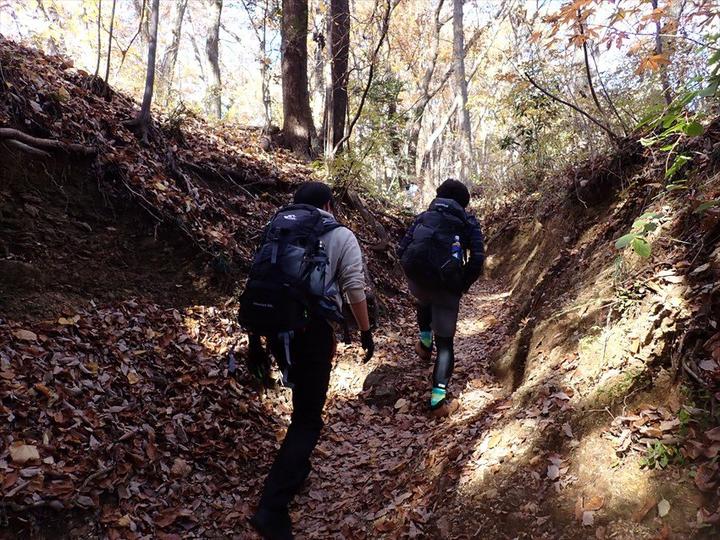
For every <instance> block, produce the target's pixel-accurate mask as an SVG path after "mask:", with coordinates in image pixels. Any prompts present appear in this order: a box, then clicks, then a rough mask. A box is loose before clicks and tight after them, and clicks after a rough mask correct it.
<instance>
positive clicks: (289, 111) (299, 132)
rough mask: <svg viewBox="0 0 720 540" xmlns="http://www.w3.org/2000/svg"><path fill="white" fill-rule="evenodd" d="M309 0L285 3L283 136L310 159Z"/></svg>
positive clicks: (283, 6)
mask: <svg viewBox="0 0 720 540" xmlns="http://www.w3.org/2000/svg"><path fill="white" fill-rule="evenodd" d="M307 32H308V5H307V0H282V29H281V34H282V40H281V46H280V51H281V54H282V60H281V67H282V91H283V136H284V138H285V142H286V144H287V145H288V146H289V147H290V148H291V149H292V150H293V151H294V152H295V153H296V154H298V155H299V156H301V157H304V158H306V159H309V158H310V157H311V155H312V154H313V152H312V142H313V139H314V138H315V126H314V124H313V119H312V112H311V110H310V94H309V92H308V76H307Z"/></svg>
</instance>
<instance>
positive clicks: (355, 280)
mask: <svg viewBox="0 0 720 540" xmlns="http://www.w3.org/2000/svg"><path fill="white" fill-rule="evenodd" d="M294 203H295V204H294V205H293V206H291V207H288V208H287V209H283V210H281V211H280V212H278V214H276V217H275V218H274V220H275V219H283V218H284V219H285V220H287V221H285V222H283V223H281V224H280V226H279V227H278V228H277V229H283V230H282V231H281V232H278V233H276V237H275V238H278V239H279V240H276V245H275V246H274V247H273V246H270V247H268V248H265V247H264V246H262V247H261V250H260V251H259V254H260V260H262V256H263V253H265V254H266V255H267V254H268V253H269V254H270V255H267V258H270V257H271V256H272V257H277V259H273V260H281V255H277V252H278V251H281V250H283V249H288V248H287V245H288V244H287V240H283V238H285V239H286V238H288V237H289V236H290V234H292V228H293V226H294V224H293V223H291V222H293V221H295V222H297V223H301V222H302V219H301V217H302V216H305V217H307V216H308V215H310V216H313V215H314V216H315V217H316V218H317V211H316V210H315V209H319V211H320V217H321V221H322V223H320V224H318V222H317V220H316V221H315V222H314V223H315V225H314V226H315V229H313V231H315V232H318V236H317V237H316V238H317V240H318V241H314V243H315V244H317V245H318V247H319V249H320V250H322V251H323V254H322V266H323V268H324V274H323V275H324V276H326V277H325V283H323V284H322V285H321V288H323V295H322V298H324V299H330V300H329V301H328V302H326V303H325V305H323V306H320V307H319V308H318V309H317V311H312V310H311V308H308V310H307V312H310V315H309V318H310V320H309V322H307V323H306V324H305V325H304V326H303V328H302V329H301V330H298V331H294V332H292V333H291V334H292V338H291V339H290V338H288V337H287V336H286V337H285V340H284V341H283V339H281V338H279V337H278V334H277V333H276V334H275V335H272V334H271V333H270V332H267V333H263V334H262V335H266V336H267V338H268V344H269V346H270V349H271V351H272V353H273V356H274V357H275V358H276V359H277V360H278V362H279V363H280V359H283V358H284V359H285V360H286V362H285V363H286V368H287V379H288V382H289V383H290V384H291V385H292V389H293V390H292V393H293V394H292V402H293V412H292V417H291V421H290V426H289V427H288V430H287V434H286V435H285V440H284V441H283V443H282V445H281V447H280V451H279V452H278V454H277V457H276V458H275V462H274V463H273V465H272V467H271V469H270V473H269V474H268V476H267V479H266V480H265V486H264V489H263V493H262V497H261V499H260V504H259V507H258V509H257V511H256V513H255V514H254V515H253V516H252V518H251V519H250V523H251V524H252V525H253V527H254V528H255V530H256V531H257V532H258V533H259V534H260V535H261V536H262V537H263V538H270V539H287V538H292V537H293V536H292V525H291V522H290V517H289V514H288V505H289V504H290V502H291V500H292V499H293V497H294V496H295V494H296V493H297V492H298V491H299V490H300V488H301V487H302V484H303V483H304V481H305V479H306V478H307V476H308V474H310V455H311V454H312V451H313V449H314V448H315V445H316V444H317V441H318V438H319V437H320V431H321V429H322V427H323V421H322V410H323V407H324V405H325V399H326V397H327V391H328V386H329V383H330V370H331V366H332V359H333V356H334V355H335V347H336V341H335V332H334V330H333V328H332V326H331V325H330V324H329V321H330V320H335V321H339V320H341V319H342V315H341V308H342V296H344V298H345V300H346V302H347V303H348V304H349V306H350V309H351V311H352V314H353V317H354V318H355V321H356V322H357V324H358V327H359V328H360V342H361V344H362V347H363V349H364V350H365V357H364V359H365V361H366V362H367V361H368V360H370V358H371V357H372V355H373V352H374V349H375V346H374V343H373V338H372V333H371V331H370V319H369V316H368V309H367V300H366V298H365V274H364V267H363V260H362V253H361V251H360V245H359V244H358V241H357V239H356V238H355V235H354V234H353V233H352V231H350V230H349V229H347V228H346V227H342V226H340V225H339V224H338V223H337V222H336V221H335V217H334V216H333V214H332V207H333V201H332V192H331V190H330V188H329V187H328V186H327V185H325V184H323V183H320V182H305V183H304V184H302V185H301V186H300V188H298V190H297V191H296V193H295V197H294ZM303 223H304V222H303ZM272 227H273V222H271V223H270V224H269V225H268V229H267V230H266V233H265V235H264V238H263V242H264V243H267V242H268V241H270V240H272V239H268V238H267V236H268V234H272V233H273V232H272V231H273V228H272ZM298 227H302V225H298ZM269 231H270V232H269ZM283 234H285V236H283ZM300 236H302V235H300ZM281 237H282V238H281ZM313 238H315V237H313ZM283 241H284V242H285V245H283V246H282V247H278V246H279V244H281V243H282V242H283ZM302 243H303V244H304V245H307V243H308V242H302ZM263 249H265V250H266V251H264V252H263V251H262V250H263ZM273 249H274V250H275V252H273ZM293 249H298V248H293ZM273 253H275V255H273ZM325 255H326V258H324V257H325ZM256 257H257V256H256ZM255 264H257V262H255V263H254V264H253V267H254V266H255ZM252 279H253V272H252V270H251V275H250V280H249V281H248V286H247V288H246V291H247V289H248V288H250V284H251V281H252ZM290 292H292V291H290ZM281 294H285V295H287V294H290V293H288V292H284V293H281ZM243 301H245V302H249V299H248V298H246V299H245V300H243V298H241V306H242V304H243ZM278 302H282V298H280V299H279V300H278ZM256 304H257V305H258V306H259V307H258V310H261V309H263V308H266V307H267V306H272V299H270V300H268V299H265V298H263V297H262V295H259V301H258V302H256ZM328 304H334V305H328ZM251 307H252V306H251ZM269 309H270V311H269V313H268V314H267V315H268V317H267V318H268V319H269V322H268V325H269V326H271V325H272V322H273V319H278V320H280V319H282V318H283V317H286V316H287V313H281V312H278V311H280V310H276V311H272V307H270V308H269ZM241 312H242V307H241ZM307 312H306V314H305V316H308V315H307ZM323 313H326V314H327V316H325V315H323ZM249 318H250V319H253V318H255V319H257V317H249ZM253 323H257V321H253V320H249V321H248V324H247V325H246V326H248V327H252V325H253ZM281 334H283V333H281ZM284 334H290V333H289V332H286V333H284ZM263 354H264V351H263V349H262V345H261V342H260V334H259V333H255V334H251V335H250V347H249V357H250V358H249V359H248V360H249V363H251V364H252V363H263V362H264V361H265V359H264V358H263ZM290 359H292V361H290Z"/></svg>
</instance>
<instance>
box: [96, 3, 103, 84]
mask: <svg viewBox="0 0 720 540" xmlns="http://www.w3.org/2000/svg"><path fill="white" fill-rule="evenodd" d="M101 21H102V0H98V19H97V45H98V53H97V64H95V78H96V79H97V77H98V75H99V74H100V57H101V56H102V40H101V38H100V28H101V26H102V24H101Z"/></svg>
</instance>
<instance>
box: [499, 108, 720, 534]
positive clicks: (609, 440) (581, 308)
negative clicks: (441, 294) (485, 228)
mask: <svg viewBox="0 0 720 540" xmlns="http://www.w3.org/2000/svg"><path fill="white" fill-rule="evenodd" d="M687 145H688V149H689V150H690V151H692V153H693V155H694V156H695V157H694V160H693V163H692V165H691V166H690V167H688V168H687V169H686V170H685V171H683V174H686V175H687V178H688V180H689V182H688V186H689V188H688V189H687V190H683V191H680V192H672V193H671V192H669V191H666V190H665V187H664V185H663V184H664V181H663V177H664V159H665V158H664V156H655V155H654V154H653V152H652V151H650V150H647V149H645V150H644V149H642V148H641V147H639V146H634V145H629V146H627V147H626V149H625V150H624V151H622V152H619V153H618V154H617V155H616V156H614V157H613V158H611V159H607V160H602V161H596V162H594V163H590V164H588V165H587V167H586V168H585V169H584V170H583V169H581V170H579V171H575V174H574V175H573V176H574V178H575V180H574V182H573V185H571V186H569V188H568V196H567V198H566V199H565V200H563V201H562V202H561V203H559V204H557V203H555V204H554V205H553V206H551V207H547V208H543V207H542V204H538V205H536V206H535V207H534V208H532V209H530V210H529V211H527V212H526V213H524V214H522V213H519V212H515V213H514V214H513V215H512V217H510V218H508V217H507V215H505V216H502V217H499V218H497V219H491V220H490V221H491V227H490V230H491V232H490V235H489V236H490V253H491V257H490V260H489V272H490V274H491V275H492V276H494V277H497V278H500V279H503V280H507V281H508V282H509V285H510V287H511V292H510V295H509V298H508V299H507V301H509V302H512V303H514V304H515V306H516V307H517V309H516V310H515V312H514V315H513V320H512V325H511V328H512V331H513V333H514V338H513V339H512V340H511V342H510V343H509V345H508V346H507V347H506V348H504V349H503V350H502V352H501V353H499V354H498V356H497V357H496V358H495V363H494V364H495V370H496V373H497V374H498V376H499V377H500V378H501V379H502V380H504V381H505V385H506V387H507V388H508V389H511V390H512V391H513V403H514V404H515V405H516V406H517V407H519V409H520V410H521V411H530V412H533V411H536V412H537V413H538V414H540V416H543V415H545V414H547V406H548V403H552V402H553V401H554V400H556V399H557V398H558V396H560V398H561V399H562V400H564V401H563V403H564V405H563V408H562V411H563V412H562V414H563V417H564V418H565V419H566V420H567V423H566V424H565V425H566V426H567V427H565V425H563V427H562V428H561V427H560V426H561V425H562V423H558V424H556V426H555V428H554V430H553V428H551V429H550V430H549V431H548V432H546V433H544V434H543V435H542V436H540V437H538V438H537V439H536V442H535V443H533V444H535V445H537V446H538V447H539V448H544V449H545V450H551V451H553V452H556V453H557V454H558V456H557V459H558V461H557V463H550V464H549V465H550V466H552V467H553V468H552V471H550V470H549V472H552V474H553V475H555V473H556V472H557V471H556V470H555V467H556V466H558V467H559V471H560V472H561V474H560V478H559V480H558V482H559V484H560V485H561V486H562V487H559V488H558V491H559V493H560V497H559V501H560V504H559V505H557V507H555V508H552V509H551V508H548V509H547V510H548V511H551V512H552V513H553V514H558V513H559V514H564V515H565V516H567V517H568V519H570V520H573V519H577V520H578V522H580V521H582V520H583V503H582V501H583V500H585V501H587V500H588V498H589V497H593V496H594V495H596V494H597V493H604V494H605V495H604V497H606V498H607V499H606V500H604V503H603V505H602V508H603V509H602V511H598V512H594V514H597V515H596V521H597V518H600V519H601V520H602V521H601V523H605V524H607V523H612V522H613V521H614V520H626V521H628V522H630V523H637V524H641V523H642V525H638V527H639V528H638V531H640V529H641V528H643V527H645V529H644V530H646V533H647V534H651V533H650V532H649V531H650V530H651V529H652V527H655V528H656V529H658V530H659V529H660V528H661V527H665V528H666V530H665V532H664V533H663V534H665V535H666V536H662V537H663V538H668V537H670V536H667V534H669V533H668V531H680V532H679V533H678V534H680V536H678V538H689V537H691V536H692V535H693V534H699V535H701V537H704V536H702V535H706V534H709V535H710V536H712V534H713V533H711V532H709V531H712V530H714V527H715V526H716V525H717V523H718V521H720V507H719V506H718V502H719V500H720V497H719V495H720V492H718V491H717V485H718V483H719V482H720V476H719V475H718V469H717V465H716V464H715V457H716V456H717V455H718V451H719V450H720V445H718V443H717V441H718V440H719V439H720V433H718V431H720V430H713V429H712V428H714V427H715V426H717V417H715V416H713V414H714V413H715V404H716V401H717V399H718V398H720V394H718V393H717V392H718V390H720V384H719V383H720V334H718V324H719V323H720V320H718V313H720V280H719V278H720V248H719V246H720V243H719V239H720V212H718V210H717V209H715V210H710V211H707V212H701V213H698V212H694V210H695V209H696V208H697V207H698V206H699V205H700V204H701V202H703V201H707V200H712V199H716V198H717V197H718V193H719V192H720V176H718V175H719V171H720V122H717V121H716V122H714V123H712V124H711V125H710V126H709V127H708V128H707V130H706V132H705V135H704V136H703V137H698V138H694V139H691V140H689V141H688V142H687ZM648 212H652V213H654V214H655V216H654V217H652V218H651V219H654V220H656V223H657V225H658V227H657V229H655V230H654V231H652V232H650V233H648V235H647V240H648V241H649V242H650V243H651V245H652V255H651V256H650V257H649V258H642V257H640V256H638V255H637V254H635V253H634V252H633V251H632V249H630V248H627V249H625V250H623V251H620V250H617V249H616V248H615V247H614V243H615V241H616V240H617V239H618V238H619V237H621V236H623V235H624V234H626V233H628V232H629V231H630V229H631V227H632V226H633V223H634V222H635V221H636V220H638V219H643V217H642V216H643V215H644V214H646V213H648ZM521 414H522V415H524V414H525V413H524V412H523V413H521ZM528 414H530V413H528ZM578 441H579V442H578ZM641 467H642V469H641ZM563 475H564V476H565V478H566V479H567V482H566V481H565V480H564V479H563V478H562V476H563ZM608 493H609V494H611V495H610V497H609V498H608V495H607V494H608ZM583 498H584V499H583ZM663 500H666V501H668V502H669V503H670V507H671V508H672V510H671V512H670V513H669V514H668V516H665V515H664V514H663V515H662V517H658V516H659V515H658V512H661V513H662V512H664V510H662V511H661V510H658V509H656V508H655V506H656V505H657V504H658V503H659V502H662V501H663ZM578 501H580V502H578ZM644 506H646V508H645V509H644V512H643V511H642V510H643V507H644ZM573 509H574V510H573ZM573 514H575V517H574V518H573ZM586 519H587V518H586ZM644 519H645V521H644V522H643V520H644ZM653 519H654V521H653ZM603 531H604V529H603ZM689 531H695V532H689ZM603 534H604V533H603ZM637 534H638V536H637V537H644V536H642V534H641V532H637ZM643 534H645V533H643Z"/></svg>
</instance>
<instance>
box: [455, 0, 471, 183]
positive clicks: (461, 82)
mask: <svg viewBox="0 0 720 540" xmlns="http://www.w3.org/2000/svg"><path fill="white" fill-rule="evenodd" d="M464 42H465V36H464V28H463V0H453V72H454V80H455V95H456V96H459V97H460V108H459V110H458V115H457V124H458V131H459V138H460V141H459V142H460V145H459V151H460V152H459V154H460V156H459V157H460V159H459V160H458V161H459V163H458V165H459V167H457V169H456V174H458V175H459V176H460V179H462V180H465V179H466V178H467V176H468V173H469V172H470V171H471V170H472V133H471V131H470V130H471V128H470V111H469V110H468V108H467V101H468V95H467V79H466V77H465V45H464Z"/></svg>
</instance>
